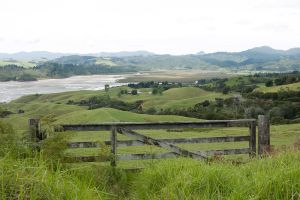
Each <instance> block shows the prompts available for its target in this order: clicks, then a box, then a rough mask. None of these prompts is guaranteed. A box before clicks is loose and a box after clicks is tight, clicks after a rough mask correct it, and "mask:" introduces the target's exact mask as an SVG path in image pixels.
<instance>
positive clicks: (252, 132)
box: [29, 115, 270, 166]
mask: <svg viewBox="0 0 300 200" xmlns="http://www.w3.org/2000/svg"><path fill="white" fill-rule="evenodd" d="M29 125H30V127H31V128H32V129H34V131H33V133H34V136H35V137H36V138H38V140H44V139H45V135H43V134H42V133H41V131H40V123H39V120H37V119H30V120H29ZM257 126H258V151H257V148H256V144H257V139H256V135H257V132H256V127H257ZM60 127H61V129H59V130H56V131H60V132H61V131H103V130H106V131H111V139H110V141H105V142H104V143H105V144H106V145H110V146H111V153H112V154H113V156H112V158H111V159H110V161H111V165H112V166H116V165H117V161H118V160H142V159H162V158H173V157H177V156H184V157H191V158H194V159H199V160H206V159H207V158H208V156H210V155H230V154H249V156H250V157H255V156H256V152H258V154H259V155H260V156H261V155H262V154H263V153H264V152H266V151H268V149H269V146H270V123H269V118H268V117H267V116H264V115H260V116H259V118H258V121H257V120H255V119H241V120H211V121H203V122H145V123H133V122H123V123H121V122H120V123H102V124H63V125H60ZM213 127H247V128H248V129H249V134H248V135H243V136H225V137H205V138H203V137H201V138H176V139H155V138H153V137H149V136H145V135H144V134H141V133H138V132H137V130H147V129H148V130H149V129H151V130H159V129H184V128H213ZM118 134H122V135H126V136H128V137H131V138H133V140H118V137H117V136H118ZM242 141H248V142H249V146H248V147H247V148H236V149H224V150H208V151H190V150H187V149H184V148H181V147H179V146H177V145H178V144H184V143H220V142H242ZM142 145H154V146H158V147H161V148H163V149H166V150H168V152H167V153H161V154H120V155H118V154H117V148H118V147H124V146H142ZM68 146H69V148H95V147H99V144H98V143H97V142H72V143H69V144H68ZM75 159H76V160H80V161H83V162H94V161H97V160H98V159H97V156H80V157H76V158H75Z"/></svg>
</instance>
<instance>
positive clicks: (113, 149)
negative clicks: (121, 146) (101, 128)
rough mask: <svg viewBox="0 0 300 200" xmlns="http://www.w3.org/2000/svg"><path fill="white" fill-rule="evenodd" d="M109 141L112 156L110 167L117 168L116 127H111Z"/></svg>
mask: <svg viewBox="0 0 300 200" xmlns="http://www.w3.org/2000/svg"><path fill="white" fill-rule="evenodd" d="M110 140H111V154H112V158H111V162H110V165H111V166H112V167H116V166H117V131H116V127H114V126H113V127H111V136H110Z"/></svg>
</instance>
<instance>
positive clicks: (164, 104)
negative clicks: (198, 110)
mask: <svg viewBox="0 0 300 200" xmlns="http://www.w3.org/2000/svg"><path fill="white" fill-rule="evenodd" d="M122 89H127V90H128V91H131V90H132V89H131V88H128V87H126V86H121V87H114V88H111V89H109V92H108V93H106V92H105V91H75V92H64V93H55V94H44V95H41V96H36V95H30V96H25V97H22V98H20V99H17V100H15V101H14V102H15V103H27V102H31V103H32V102H38V103H46V102H52V103H67V102H68V101H69V100H72V101H75V102H76V101H77V102H78V101H80V100H83V99H86V100H87V99H88V98H90V97H92V96H96V95H106V94H108V95H109V96H110V97H111V98H116V99H119V100H122V101H125V102H135V101H137V100H144V101H145V103H144V108H145V109H148V108H151V107H154V108H173V109H174V108H188V107H192V106H194V105H195V104H197V103H200V102H203V101H204V100H215V98H228V97H230V95H223V94H222V93H217V92H208V91H205V90H202V89H200V88H197V87H182V88H172V89H169V90H167V91H164V92H163V94H162V95H159V94H158V95H152V94H151V91H152V90H151V89H147V88H145V89H139V91H140V92H141V94H138V95H131V94H127V95H122V96H121V97H118V93H119V92H120V91H121V90H122Z"/></svg>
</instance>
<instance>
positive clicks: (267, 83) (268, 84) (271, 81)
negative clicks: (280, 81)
mask: <svg viewBox="0 0 300 200" xmlns="http://www.w3.org/2000/svg"><path fill="white" fill-rule="evenodd" d="M265 85H266V87H272V86H273V80H268V81H267V82H266V84H265Z"/></svg>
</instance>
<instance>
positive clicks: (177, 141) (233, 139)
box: [68, 136, 250, 148]
mask: <svg viewBox="0 0 300 200" xmlns="http://www.w3.org/2000/svg"><path fill="white" fill-rule="evenodd" d="M157 140H158V141H160V142H167V143H174V144H184V143H186V144H189V143H190V144H191V143H219V142H243V141H249V140H250V136H228V137H211V138H175V139H157ZM103 143H104V144H105V145H111V141H104V142H103ZM117 145H118V147H126V146H143V145H146V144H144V143H143V142H141V141H138V140H123V141H122V140H121V141H118V142H117ZM68 147H69V148H97V147H100V143H98V142H71V143H68Z"/></svg>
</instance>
